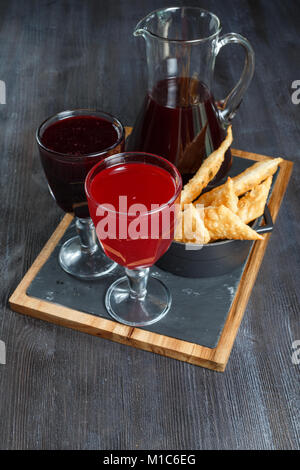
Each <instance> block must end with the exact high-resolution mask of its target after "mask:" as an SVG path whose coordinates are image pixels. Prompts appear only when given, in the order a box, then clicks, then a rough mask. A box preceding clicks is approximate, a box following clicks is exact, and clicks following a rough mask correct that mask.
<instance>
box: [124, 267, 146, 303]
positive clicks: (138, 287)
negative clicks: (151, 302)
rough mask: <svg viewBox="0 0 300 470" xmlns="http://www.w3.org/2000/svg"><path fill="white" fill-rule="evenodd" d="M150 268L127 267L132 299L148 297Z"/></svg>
mask: <svg viewBox="0 0 300 470" xmlns="http://www.w3.org/2000/svg"><path fill="white" fill-rule="evenodd" d="M149 270H150V268H136V269H128V268H125V272H126V276H127V278H128V282H129V288H130V297H131V298H132V299H138V300H144V298H145V297H146V294H147V282H148V277H149Z"/></svg>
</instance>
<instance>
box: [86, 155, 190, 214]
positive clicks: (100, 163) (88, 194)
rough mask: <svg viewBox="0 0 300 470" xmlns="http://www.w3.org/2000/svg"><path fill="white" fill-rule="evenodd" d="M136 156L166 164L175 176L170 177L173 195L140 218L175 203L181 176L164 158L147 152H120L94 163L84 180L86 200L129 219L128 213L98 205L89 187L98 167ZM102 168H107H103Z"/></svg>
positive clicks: (179, 190)
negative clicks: (172, 184) (172, 180)
mask: <svg viewBox="0 0 300 470" xmlns="http://www.w3.org/2000/svg"><path fill="white" fill-rule="evenodd" d="M138 155H140V156H146V157H147V156H149V157H152V158H153V157H154V159H156V160H158V161H162V162H164V163H167V165H169V167H170V168H171V169H172V170H173V172H174V173H175V175H176V178H175V177H174V176H173V175H172V176H173V179H174V181H175V192H174V195H173V196H172V197H171V198H170V199H169V200H168V201H167V202H165V203H164V204H161V205H160V206H159V207H158V208H156V209H153V210H150V211H148V210H147V212H145V213H142V214H140V216H141V217H143V216H148V215H151V214H155V213H157V212H161V211H162V210H163V209H164V208H166V207H168V206H170V205H171V204H173V202H175V201H176V199H177V198H178V196H179V194H180V192H181V189H182V179H181V174H180V173H179V171H178V169H177V168H176V166H175V165H174V164H173V163H171V162H170V161H169V160H167V159H166V158H163V157H160V156H159V155H155V154H154V153H148V152H121V153H116V154H114V155H110V156H109V157H107V158H104V159H103V160H101V161H100V162H98V163H96V165H94V166H93V168H91V169H90V171H89V172H88V174H87V176H86V178H85V183H84V188H85V192H86V196H87V199H88V200H91V201H92V202H93V204H94V205H96V206H97V208H98V207H100V208H102V209H103V210H104V211H106V212H110V213H112V214H118V215H126V216H127V217H130V216H128V212H120V211H116V210H111V209H109V208H107V207H105V206H104V205H103V204H99V202H97V201H96V199H95V198H94V197H93V196H92V194H91V191H90V187H91V183H92V179H93V176H94V172H96V170H97V169H98V167H99V166H101V165H105V164H106V163H107V162H109V161H110V160H114V159H117V158H124V157H130V156H138ZM120 163H122V161H119V162H116V164H115V165H111V167H112V166H116V165H118V164H120ZM128 163H129V162H128ZM131 163H134V162H131ZM140 163H146V164H147V162H143V161H141V162H140ZM148 164H149V165H151V164H152V163H148ZM157 166H158V165H157ZM104 168H107V166H104ZM100 171H101V170H100ZM166 171H168V170H166ZM99 173H100V172H99ZM97 174H98V173H97Z"/></svg>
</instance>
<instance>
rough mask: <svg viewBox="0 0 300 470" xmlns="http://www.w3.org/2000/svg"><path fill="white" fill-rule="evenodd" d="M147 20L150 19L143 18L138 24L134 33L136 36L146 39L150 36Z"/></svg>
mask: <svg viewBox="0 0 300 470" xmlns="http://www.w3.org/2000/svg"><path fill="white" fill-rule="evenodd" d="M147 18H148V17H146V18H143V19H142V20H141V21H139V22H138V24H137V25H136V27H135V28H134V31H133V35H134V36H136V37H138V36H142V37H146V35H147V34H149V31H148V29H147V23H146V20H147Z"/></svg>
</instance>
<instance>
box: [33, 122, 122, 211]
mask: <svg viewBox="0 0 300 470" xmlns="http://www.w3.org/2000/svg"><path fill="white" fill-rule="evenodd" d="M61 114H64V113H61ZM39 149H40V156H41V161H42V164H43V167H44V171H45V174H46V177H47V180H48V184H49V187H50V189H51V192H52V195H53V196H54V198H55V200H56V202H57V204H58V205H59V206H60V207H61V209H62V210H64V211H65V212H74V214H75V215H76V216H77V217H81V218H87V217H89V211H88V206H87V201H86V196H85V192H84V180H85V177H86V175H87V173H88V172H89V170H90V169H91V168H92V167H93V166H94V165H95V164H96V163H97V162H99V161H100V160H102V159H103V158H105V157H107V156H109V155H112V154H114V153H118V152H121V151H122V150H123V149H124V136H123V135H122V133H121V131H120V129H118V128H117V126H116V124H115V123H114V122H111V121H109V120H108V119H106V118H103V117H99V116H93V115H84V114H83V115H79V116H72V117H63V118H61V119H59V120H56V121H54V122H53V123H50V124H49V125H48V127H46V128H45V129H43V125H42V126H41V128H40V145H39Z"/></svg>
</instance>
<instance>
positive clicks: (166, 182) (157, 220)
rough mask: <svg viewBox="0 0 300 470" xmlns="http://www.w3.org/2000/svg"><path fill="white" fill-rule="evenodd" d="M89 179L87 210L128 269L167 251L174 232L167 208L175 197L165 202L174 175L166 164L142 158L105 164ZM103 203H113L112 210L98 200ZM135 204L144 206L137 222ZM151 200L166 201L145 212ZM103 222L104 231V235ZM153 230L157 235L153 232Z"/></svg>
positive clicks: (111, 253)
mask: <svg viewBox="0 0 300 470" xmlns="http://www.w3.org/2000/svg"><path fill="white" fill-rule="evenodd" d="M88 184H90V189H89V192H90V197H88V202H89V209H90V214H91V217H92V220H93V222H94V225H95V227H96V232H97V235H98V238H99V240H100V242H101V245H102V247H103V249H104V251H105V253H106V255H107V256H109V257H110V258H111V259H113V260H114V261H116V262H117V263H119V264H121V265H123V266H125V267H128V268H130V269H134V268H137V267H149V266H152V265H153V264H154V263H155V262H156V261H157V260H158V259H159V258H160V257H161V256H162V255H163V254H164V253H165V252H166V251H167V249H168V248H169V246H170V243H171V242H172V240H173V238H174V211H172V210H171V211H170V207H171V208H173V210H174V204H175V203H176V202H178V201H176V200H173V201H172V204H171V206H170V205H168V202H169V201H170V200H172V198H173V199H174V196H175V195H176V184H175V180H174V178H173V177H172V176H171V175H170V173H168V172H167V171H166V170H165V169H163V168H160V167H158V166H155V165H152V164H149V163H144V162H142V161H141V162H138V163H135V162H131V163H120V164H117V165H115V166H111V167H108V168H105V169H103V170H102V171H101V172H99V173H98V174H96V175H95V176H94V177H93V179H92V180H91V182H90V183H88ZM119 196H123V197H124V196H126V197H127V200H126V205H127V207H125V206H124V205H123V207H121V206H120V205H119V202H120V200H119ZM105 204H111V205H112V206H113V207H114V208H115V211H114V212H111V213H109V211H104V210H103V211H102V212H101V214H100V213H99V205H101V206H103V205H105ZM134 204H143V205H144V210H143V209H142V208H140V209H141V210H142V212H141V213H142V215H141V218H140V221H141V223H140V226H136V225H135V223H134V220H136V218H137V215H139V213H136V212H135V209H136V208H134V206H133V205H134ZM152 204H157V205H158V206H163V205H164V207H163V208H162V207H161V208H160V209H159V210H157V211H156V215H155V216H154V215H153V213H152V214H150V213H149V211H151V210H152V209H153V207H152ZM97 209H98V213H97ZM164 217H165V220H170V224H166V225H164V224H163V223H162V220H163V218H164ZM104 219H105V220H104ZM114 220H115V221H116V223H115V225H114ZM101 221H102V224H101ZM106 222H108V223H107V225H106ZM132 223H134V225H132ZM100 225H101V227H100ZM104 226H106V230H107V236H106V237H104V235H103V227H104ZM135 229H136V230H135ZM154 233H155V237H156V238H152V237H153V234H154ZM132 237H134V238H132Z"/></svg>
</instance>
